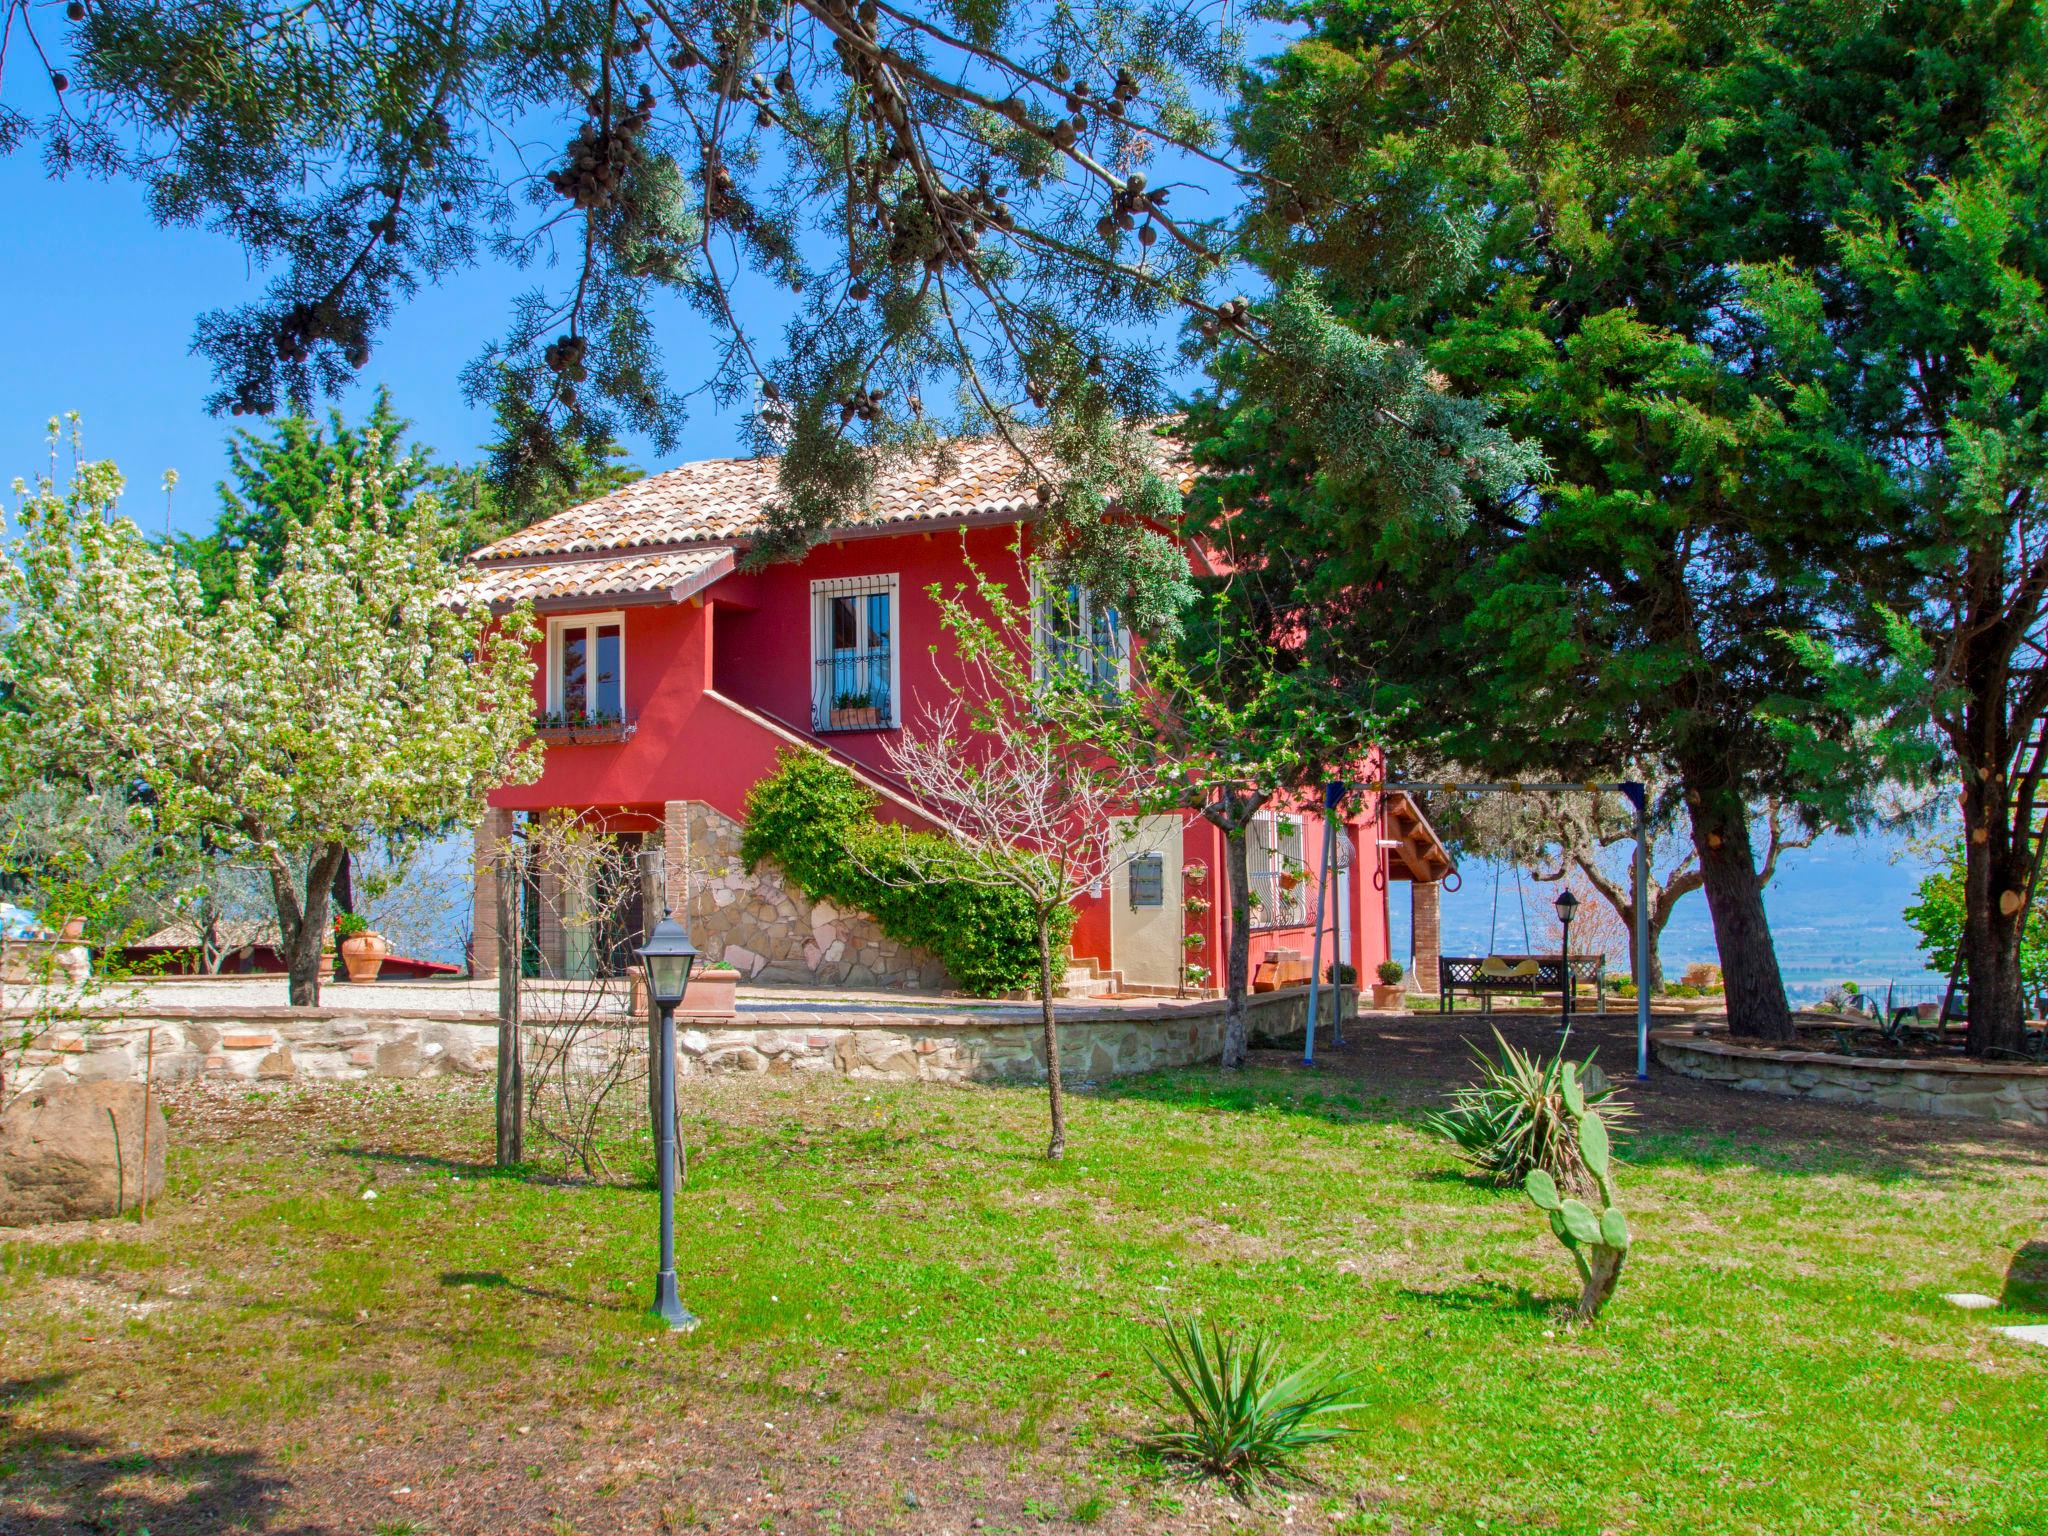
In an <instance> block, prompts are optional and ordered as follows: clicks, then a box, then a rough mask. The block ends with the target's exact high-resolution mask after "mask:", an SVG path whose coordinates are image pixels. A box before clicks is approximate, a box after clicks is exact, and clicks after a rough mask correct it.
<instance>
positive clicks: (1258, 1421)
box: [1143, 1320, 1363, 1495]
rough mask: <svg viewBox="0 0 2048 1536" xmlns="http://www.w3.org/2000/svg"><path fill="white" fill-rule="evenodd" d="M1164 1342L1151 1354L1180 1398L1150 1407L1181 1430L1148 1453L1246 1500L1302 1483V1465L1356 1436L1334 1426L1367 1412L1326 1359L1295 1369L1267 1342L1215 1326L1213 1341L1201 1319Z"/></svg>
mask: <svg viewBox="0 0 2048 1536" xmlns="http://www.w3.org/2000/svg"><path fill="white" fill-rule="evenodd" d="M1165 1334H1166V1350H1165V1353H1163V1354H1162V1353H1161V1352H1159V1351H1158V1350H1155V1349H1152V1348H1150V1347H1149V1346H1148V1347H1147V1349H1146V1353H1147V1354H1148V1355H1150V1356H1151V1357H1152V1363H1153V1364H1154V1365H1155V1366H1157V1367H1158V1368H1159V1374H1160V1375H1161V1376H1163V1377H1165V1378H1166V1385H1167V1387H1168V1388H1169V1389H1170V1391H1171V1393H1172V1396H1171V1397H1170V1398H1167V1397H1159V1396H1154V1397H1153V1398H1152V1402H1153V1403H1154V1405H1155V1406H1156V1407H1158V1408H1159V1409H1160V1410H1161V1411H1162V1412H1165V1413H1170V1414H1174V1415H1175V1419H1176V1422H1174V1423H1172V1424H1168V1425H1165V1426H1163V1427H1161V1428H1159V1429H1156V1430H1154V1431H1153V1432H1152V1433H1151V1434H1149V1435H1147V1436H1146V1437H1145V1440H1144V1442H1143V1444H1144V1446H1145V1448H1146V1449H1147V1450H1151V1451H1156V1452H1158V1453H1159V1454H1160V1455H1162V1456H1168V1457H1171V1458H1173V1459H1174V1460H1176V1461H1181V1462H1184V1463H1186V1464H1188V1465H1189V1466H1190V1467H1192V1468H1193V1469H1194V1470H1196V1471H1197V1472H1200V1473H1202V1474H1204V1475H1207V1476H1210V1477H1215V1478H1220V1479H1221V1480H1222V1481H1224V1482H1226V1483H1228V1484H1229V1485H1230V1486H1231V1488H1232V1489H1233V1490H1235V1491H1236V1492H1237V1493H1239V1494H1240V1495H1243V1494H1248V1493H1251V1492H1254V1491H1256V1490H1259V1489H1263V1488H1269V1487H1271V1486H1273V1485H1274V1484H1276V1483H1281V1482H1285V1481H1289V1480H1291V1479H1298V1478H1299V1477H1300V1476H1301V1473H1300V1472H1299V1470H1298V1469H1297V1468H1296V1467H1295V1465H1294V1459H1295V1457H1297V1456H1298V1455H1299V1454H1300V1453H1301V1452H1303V1451H1305V1450H1307V1449H1308V1448H1309V1447H1311V1446H1315V1445H1323V1444H1326V1443H1328V1442H1329V1441H1332V1440H1336V1439H1339V1438H1341V1437H1342V1436H1344V1435H1348V1434H1350V1433H1352V1430H1351V1428H1350V1427H1349V1426H1348V1425H1343V1424H1333V1423H1330V1422H1328V1420H1329V1419H1330V1418H1331V1417H1332V1416H1333V1415H1335V1414H1340V1413H1347V1412H1350V1411H1351V1410H1353V1409H1356V1408H1359V1407H1362V1406H1363V1404H1361V1403H1358V1402H1355V1401H1353V1400H1351V1398H1350V1396H1349V1393H1350V1392H1351V1389H1352V1384H1353V1381H1354V1379H1355V1378H1354V1376H1353V1374H1352V1373H1351V1372H1349V1371H1340V1370H1334V1369H1332V1368H1330V1367H1329V1366H1327V1365H1325V1364H1324V1363H1323V1360H1322V1358H1321V1357H1320V1356H1318V1357H1317V1358H1316V1359H1314V1360H1311V1361H1308V1362H1307V1363H1306V1364H1304V1365H1299V1366H1296V1367H1295V1368H1294V1369H1292V1370H1288V1369H1286V1368H1285V1367H1284V1365H1283V1363H1282V1360H1281V1352H1280V1349H1279V1346H1278V1345H1276V1344H1275V1343H1274V1342H1273V1341H1272V1339H1271V1338H1269V1337H1268V1336H1266V1335H1264V1334H1254V1335H1252V1336H1250V1337H1241V1336H1239V1335H1237V1334H1234V1333H1232V1334H1226V1333H1224V1332H1223V1331H1222V1330H1221V1329H1219V1328H1217V1327H1216V1325H1215V1324H1213V1323H1212V1324H1210V1325H1209V1328H1208V1330H1207V1332H1206V1333H1205V1332H1204V1330H1203V1328H1202V1325H1201V1324H1200V1323H1199V1322H1196V1321H1193V1320H1190V1321H1188V1322H1185V1323H1179V1324H1169V1325H1167V1326H1166V1328H1165ZM1182 1419H1184V1420H1185V1421H1186V1422H1185V1423H1184V1424H1183V1423H1181V1422H1179V1420H1182Z"/></svg>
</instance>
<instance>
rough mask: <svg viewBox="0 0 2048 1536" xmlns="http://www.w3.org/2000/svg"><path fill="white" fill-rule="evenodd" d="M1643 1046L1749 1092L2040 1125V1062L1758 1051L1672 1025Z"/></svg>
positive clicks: (2043, 1093)
mask: <svg viewBox="0 0 2048 1536" xmlns="http://www.w3.org/2000/svg"><path fill="white" fill-rule="evenodd" d="M1650 1050H1651V1052H1652V1054H1653V1055H1655V1056H1656V1058H1657V1060H1658V1062H1659V1063H1660V1064H1662V1065H1664V1066H1667V1067H1669V1068H1670V1069H1671V1070H1672V1071H1674V1072H1682V1073H1684V1074H1685V1075H1686V1076H1687V1077H1698V1078H1704V1079H1706V1080H1707V1081H1709V1082H1715V1083H1722V1084H1725V1085H1726V1086H1728V1087H1730V1088H1739V1089H1743V1090H1745V1091H1747V1092H1751V1093H1776V1094H1783V1095H1785V1096H1787V1097H1790V1098H1808V1099H1828V1100H1831V1101H1833V1102H1835V1103H1842V1104H1864V1105H1868V1106H1869V1107H1871V1108H1873V1109H1885V1110H1896V1111H1902V1112H1904V1113H1906V1114H1915V1115H1940V1116H1943V1117H1945V1118H1949V1119H1956V1120H2012V1121H2019V1122H2021V1123H2024V1124H2028V1125H2048V1067H2028V1066H2017V1065H2015V1066H2006V1065H2001V1064H1996V1063H1988V1062H1974V1061H1952V1062H1930V1061H1912V1060H1904V1059H1897V1060H1893V1059H1886V1058H1883V1057H1852V1056H1838V1055H1834V1054H1832V1053H1830V1052H1826V1051H1799V1050H1760V1049H1753V1048H1751V1047H1749V1046H1737V1045H1730V1044H1728V1043H1727V1042H1725V1041H1722V1040H1716V1039H1714V1038H1713V1037H1711V1036H1701V1035H1695V1034H1692V1033H1690V1032H1689V1031H1683V1030H1672V1029H1660V1030H1653V1031H1652V1032H1651V1034H1650Z"/></svg>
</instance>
